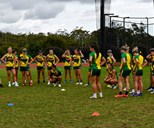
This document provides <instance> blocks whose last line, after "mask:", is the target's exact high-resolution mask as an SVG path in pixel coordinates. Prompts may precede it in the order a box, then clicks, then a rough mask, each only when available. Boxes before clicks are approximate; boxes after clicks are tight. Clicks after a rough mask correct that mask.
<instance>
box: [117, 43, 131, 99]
mask: <svg viewBox="0 0 154 128" xmlns="http://www.w3.org/2000/svg"><path fill="white" fill-rule="evenodd" d="M120 52H121V65H120V68H119V69H120V75H119V78H118V81H119V93H118V94H117V95H116V96H115V98H122V97H128V91H129V89H130V86H129V76H130V73H131V56H130V55H129V54H128V53H127V52H126V47H125V46H122V47H121V48H120ZM123 80H124V82H125V83H126V92H125V94H124V95H123V94H122V90H123Z"/></svg>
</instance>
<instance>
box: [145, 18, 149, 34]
mask: <svg viewBox="0 0 154 128" xmlns="http://www.w3.org/2000/svg"><path fill="white" fill-rule="evenodd" d="M146 19H147V34H149V18H148V17H146Z"/></svg>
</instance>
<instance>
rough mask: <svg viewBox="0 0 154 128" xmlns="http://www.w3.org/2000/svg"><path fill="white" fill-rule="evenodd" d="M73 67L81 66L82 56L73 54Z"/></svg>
mask: <svg viewBox="0 0 154 128" xmlns="http://www.w3.org/2000/svg"><path fill="white" fill-rule="evenodd" d="M73 61H74V63H73V67H80V66H81V56H80V55H73Z"/></svg>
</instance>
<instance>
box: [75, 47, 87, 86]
mask: <svg viewBox="0 0 154 128" xmlns="http://www.w3.org/2000/svg"><path fill="white" fill-rule="evenodd" d="M83 57H84V55H83V54H82V51H81V50H77V49H76V50H74V55H73V56H72V60H73V62H72V63H73V68H74V72H75V76H76V81H77V83H76V85H82V84H83V83H82V74H81V58H83Z"/></svg>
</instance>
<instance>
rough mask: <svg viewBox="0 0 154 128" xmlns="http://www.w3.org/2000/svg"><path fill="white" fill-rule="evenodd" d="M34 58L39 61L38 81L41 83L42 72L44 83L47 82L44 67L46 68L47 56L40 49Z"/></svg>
mask: <svg viewBox="0 0 154 128" xmlns="http://www.w3.org/2000/svg"><path fill="white" fill-rule="evenodd" d="M34 60H35V61H36V62H37V74H38V76H37V79H38V83H40V75H41V72H42V76H43V83H45V73H44V69H45V60H46V57H45V56H44V55H43V53H42V51H41V50H39V54H38V55H37V56H36V57H35V58H34Z"/></svg>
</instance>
